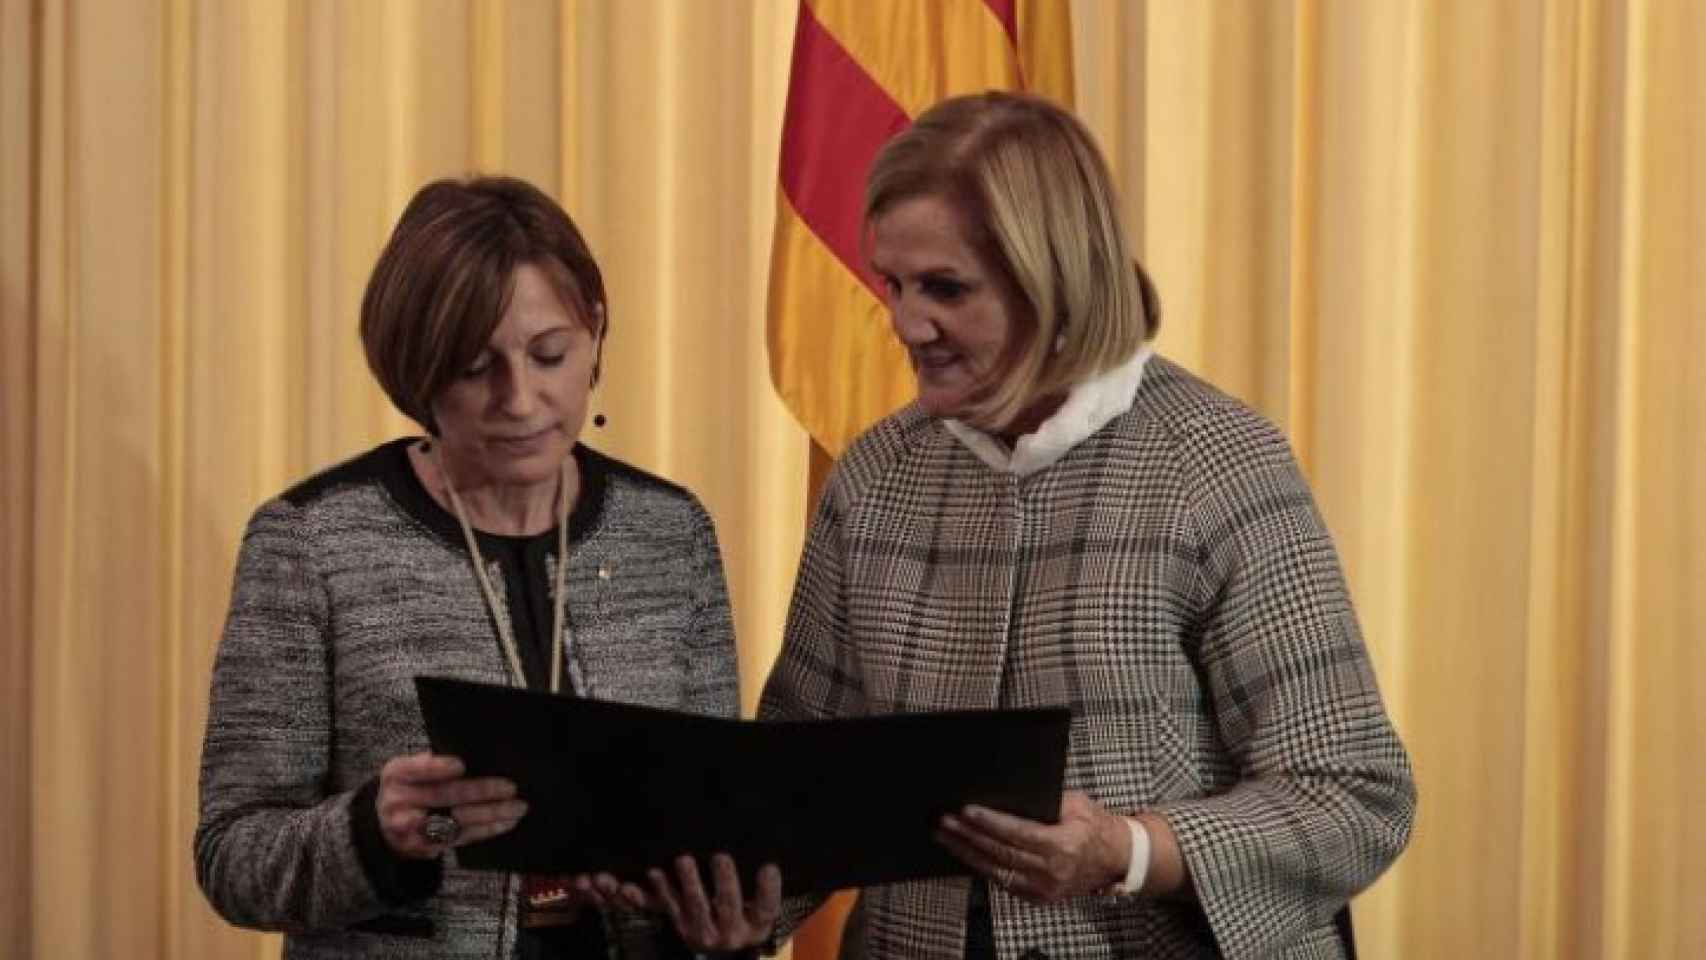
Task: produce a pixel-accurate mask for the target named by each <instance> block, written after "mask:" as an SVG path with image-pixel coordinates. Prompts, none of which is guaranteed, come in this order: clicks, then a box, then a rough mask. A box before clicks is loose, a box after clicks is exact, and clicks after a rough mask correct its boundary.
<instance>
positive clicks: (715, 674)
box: [682, 502, 740, 717]
mask: <svg viewBox="0 0 1706 960" xmlns="http://www.w3.org/2000/svg"><path fill="white" fill-rule="evenodd" d="M692 564H693V569H692V572H691V576H692V578H693V586H692V593H693V600H692V603H693V612H692V617H691V619H690V620H689V627H688V631H687V637H686V642H685V644H684V645H683V646H682V655H683V656H685V657H687V658H688V663H687V671H686V675H687V676H688V677H689V678H690V680H689V684H688V691H687V704H686V709H687V710H689V711H691V712H693V713H701V714H705V715H706V716H713V717H734V716H739V714H740V669H739V661H738V659H737V657H736V654H735V627H734V620H733V618H732V615H731V614H730V612H729V587H728V579H727V577H726V576H725V574H724V572H723V554H722V550H721V549H720V548H719V547H718V546H717V530H716V527H715V526H714V525H713V524H712V522H711V516H710V514H708V513H706V512H705V508H704V507H703V506H700V505H699V504H698V503H697V502H695V503H694V504H693V559H692Z"/></svg>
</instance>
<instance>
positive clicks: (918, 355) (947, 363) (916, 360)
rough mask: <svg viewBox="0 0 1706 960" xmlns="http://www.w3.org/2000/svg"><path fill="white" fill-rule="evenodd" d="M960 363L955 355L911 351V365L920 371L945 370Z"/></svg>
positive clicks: (957, 355) (958, 357) (939, 352)
mask: <svg viewBox="0 0 1706 960" xmlns="http://www.w3.org/2000/svg"><path fill="white" fill-rule="evenodd" d="M959 362H960V355H959V354H957V353H949V352H941V351H926V350H914V351H912V365H913V366H914V367H917V368H918V369H920V370H945V369H947V368H948V367H951V366H953V365H954V364H956V363H959Z"/></svg>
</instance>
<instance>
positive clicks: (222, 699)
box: [195, 501, 440, 931]
mask: <svg viewBox="0 0 1706 960" xmlns="http://www.w3.org/2000/svg"><path fill="white" fill-rule="evenodd" d="M329 629H330V610H329V604H328V600H327V594H326V590H325V587H324V584H323V582H322V580H321V579H320V577H319V575H318V574H317V573H316V571H315V569H314V566H313V562H312V558H311V556H310V555H309V551H308V550H307V548H306V545H305V543H304V540H303V537H302V526H301V520H300V517H299V516H298V514H297V511H296V510H295V508H293V507H291V506H290V505H289V504H288V503H285V502H283V501H273V502H272V503H269V504H267V505H266V506H264V507H262V508H261V509H260V510H259V511H257V512H256V514H255V516H254V518H253V519H252V520H251V521H250V523H249V527H248V529H247V531H246V532H245V533H244V536H243V545H242V548H241V551H240V553H239V556H238V561H237V574H236V579H235V583H234V586H233V591H232V598H231V608H230V612H229V614H228V615H227V618H226V622H225V632H224V635H223V636H222V637H221V639H220V642H219V650H218V653H217V655H216V656H215V659H214V665H213V686H212V695H211V699H210V703H209V707H208V718H207V731H206V735H205V737H204V739H203V741H202V756H201V809H200V819H199V822H198V823H197V826H196V832H195V867H196V880H197V882H198V883H199V884H200V885H201V888H202V891H203V892H204V893H205V894H206V895H207V898H208V900H209V901H211V903H212V904H213V907H214V909H215V910H217V911H218V912H219V914H220V916H222V917H224V918H225V919H226V920H228V921H230V922H231V923H234V924H237V925H239V926H244V927H254V928H258V929H264V930H284V931H308V930H324V929H335V928H340V927H344V926H348V925H350V924H352V923H356V922H359V921H361V920H364V919H368V918H370V917H372V916H374V915H377V914H379V913H381V912H383V911H384V910H385V908H386V907H387V906H388V901H387V897H386V896H383V895H382V894H381V891H379V890H377V889H375V887H374V886H373V884H372V882H370V880H369V878H368V876H367V874H366V872H365V871H364V869H363V862H362V854H361V853H360V852H358V849H357V843H356V838H355V835H354V833H353V832H352V831H354V830H355V828H356V827H357V826H359V824H357V823H353V822H352V821H353V820H359V818H360V815H361V811H354V810H352V803H353V802H354V800H355V798H356V797H358V796H361V797H365V798H366V802H367V803H371V802H372V791H371V788H369V789H367V790H362V789H361V788H360V787H357V788H355V789H351V790H348V791H344V792H340V793H328V792H327V789H326V783H327V780H328V773H329V766H330V759H331V737H332V723H331V719H332V690H331V686H332V677H331V662H330V661H331V647H330V645H329V643H328V631H329ZM439 869H440V866H439V864H438V862H437V861H432V862H430V863H429V862H423V863H420V864H412V863H411V864H409V865H407V866H405V867H403V868H402V870H401V872H400V873H399V874H397V876H398V877H399V878H400V879H402V880H403V887H404V888H413V890H412V895H424V894H425V893H430V892H431V890H432V888H434V887H436V884H437V879H438V871H439ZM415 881H421V882H415ZM388 892H391V891H388ZM410 892H411V891H408V890H405V893H410ZM396 895H399V894H396V893H394V892H393V896H396Z"/></svg>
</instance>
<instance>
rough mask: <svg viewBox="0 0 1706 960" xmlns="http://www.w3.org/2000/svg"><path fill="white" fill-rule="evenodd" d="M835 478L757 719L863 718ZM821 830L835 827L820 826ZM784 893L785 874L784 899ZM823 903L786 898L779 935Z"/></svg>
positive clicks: (815, 524)
mask: <svg viewBox="0 0 1706 960" xmlns="http://www.w3.org/2000/svg"><path fill="white" fill-rule="evenodd" d="M837 476H838V474H836V475H832V476H831V478H830V481H829V483H828V485H827V486H826V487H825V489H824V492H823V495H822V497H821V498H820V499H819V501H818V506H817V510H816V512H815V513H814V514H813V516H812V522H811V526H810V528H809V529H808V530H807V532H806V545H805V550H804V552H803V554H802V555H801V558H800V571H799V575H798V577H797V579H796V580H795V582H794V596H793V600H792V602H791V603H790V604H789V607H788V621H787V625H786V627H784V629H783V633H782V650H781V652H780V653H779V654H778V655H777V658H776V664H775V666H774V667H772V668H771V671H770V677H769V679H768V680H767V681H766V682H765V684H764V694H763V696H762V697H761V698H760V700H759V704H758V719H760V720H824V719H831V718H836V717H850V716H861V715H863V714H864V713H866V705H865V695H864V686H863V683H862V681H861V679H860V677H861V675H860V671H859V665H858V660H857V658H856V656H855V655H854V651H853V647H852V644H851V643H850V642H849V640H848V635H847V633H848V632H847V616H846V611H845V608H844V606H843V604H842V594H841V589H842V579H841V578H842V562H843V553H842V539H841V530H842V523H843V519H844V515H843V510H842V508H841V502H842V494H841V487H840V485H839V484H838V483H837ZM824 829H826V830H833V829H835V826H834V824H825V825H824ZM787 887H788V878H787V876H786V875H784V876H783V877H782V889H783V892H784V893H786V891H787ZM825 899H826V898H825V897H824V896H822V895H816V896H812V895H806V896H798V897H787V898H786V899H784V900H783V902H782V918H781V920H780V921H779V922H778V924H777V932H778V935H779V936H780V937H785V936H790V935H792V933H793V931H794V930H795V929H797V928H798V927H799V925H800V924H801V923H803V922H804V921H805V920H806V918H807V917H809V916H811V914H812V912H813V911H815V910H817V908H818V907H819V906H821V905H822V904H823V902H824V900H825Z"/></svg>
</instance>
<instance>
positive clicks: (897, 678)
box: [760, 357, 1415, 960]
mask: <svg viewBox="0 0 1706 960" xmlns="http://www.w3.org/2000/svg"><path fill="white" fill-rule="evenodd" d="M1122 409H1124V408H1122ZM1046 705H1065V706H1068V707H1070V708H1071V710H1072V712H1073V721H1072V739H1071V747H1070V751H1069V755H1068V759H1067V772H1066V786H1067V788H1068V789H1079V790H1083V791H1085V792H1086V793H1088V794H1090V796H1092V797H1093V798H1095V799H1096V800H1098V801H1099V802H1100V803H1102V804H1103V805H1104V806H1106V807H1107V808H1108V809H1110V810H1112V811H1114V812H1116V813H1133V812H1136V811H1139V810H1154V811H1158V812H1159V813H1161V814H1163V815H1164V816H1165V817H1166V818H1167V820H1168V822H1169V823H1170V824H1171V826H1172V828H1173V830H1174V831H1175V832H1176V833H1177V835H1178V839H1179V845H1180V847H1181V849H1182V852H1183V855H1184V857H1185V860H1186V862H1187V864H1188V869H1189V872H1190V875H1191V876H1192V878H1193V880H1194V883H1195V887H1196V891H1197V894H1198V896H1199V897H1200V900H1201V906H1200V907H1199V906H1195V905H1182V904H1173V903H1163V902H1159V901H1156V900H1152V899H1148V898H1140V897H1112V896H1091V897H1081V898H1077V899H1074V900H1072V901H1069V902H1066V903H1064V904H1060V905H1054V906H1038V905H1036V904H1033V903H1030V902H1028V901H1023V900H1019V899H1016V898H1014V897H1012V896H1009V895H1008V894H1006V893H1005V892H1004V891H1002V890H1001V889H999V888H997V887H994V886H993V885H992V886H991V888H990V900H991V904H990V906H991V910H992V913H993V918H994V926H995V938H996V946H997V951H998V953H999V955H1000V956H1001V957H1002V958H1003V960H1013V958H1025V960H1031V958H1041V957H1052V958H1074V960H1078V958H1082V960H1089V958H1116V957H1157V958H1170V957H1211V956H1217V955H1225V956H1233V957H1257V956H1263V957H1266V956H1279V957H1288V958H1301V957H1338V956H1340V955H1341V950H1340V945H1339V941H1338V939H1337V936H1336V934H1335V930H1334V927H1333V924H1332V917H1333V914H1334V912H1335V911H1337V910H1338V909H1339V908H1340V907H1341V906H1342V905H1343V904H1344V903H1345V902H1346V900H1347V898H1349V897H1350V896H1351V895H1353V894H1354V893H1356V892H1357V891H1359V890H1361V889H1362V888H1363V887H1365V886H1366V885H1367V884H1369V883H1370V882H1371V881H1373V880H1374V878H1375V877H1376V876H1377V875H1378V874H1379V873H1380V872H1381V871H1382V870H1383V869H1385V868H1386V867H1387V865H1389V864H1390V863H1391V862H1392V861H1393V859H1394V858H1395V857H1396V856H1397V855H1398V853H1399V851H1400V850H1401V849H1402V848H1403V846H1404V845H1405V843H1406V841H1407V839H1408V835H1409V830H1410V824H1411V820H1412V818H1413V813H1414V804H1415V788H1414V784H1413V782H1412V779H1411V773H1410V767H1409V763H1408V760H1407V758H1406V756H1405V753H1404V750H1403V748H1402V746H1401V745H1400V743H1399V741H1398V739H1397V737H1396V735H1395V733H1394V731H1393V728H1392V726H1391V724H1390V722H1389V721H1388V719H1387V716H1386V713H1385V711H1384V708H1383V706H1382V704H1381V700H1380V696H1379V693H1378V691H1377V689H1376V686H1375V679H1374V675H1373V673H1372V671H1371V669H1370V664H1369V658H1368V654H1367V651H1366V650H1365V648H1364V645H1363V641H1362V637H1361V634H1360V631H1359V629H1358V626H1357V621H1356V617H1355V614H1354V613H1353V611H1352V609H1351V605H1350V601H1349V599H1348V597H1347V595H1346V590H1345V585H1344V580H1343V577H1342V575H1341V572H1340V568H1339V562H1338V559H1337V557H1336V555H1335V553H1334V550H1333V546H1332V543H1331V541H1330V540H1329V538H1328V535H1327V531H1326V529H1325V527H1324V526H1323V523H1322V520H1321V517H1320V516H1319V514H1318V513H1317V511H1316V508H1315V505H1314V502H1313V500H1312V498H1311V496H1310V493H1309V490H1308V488H1307V486H1306V485H1305V484H1304V481H1303V478H1302V477H1301V475H1300V474H1299V472H1298V469H1297V467H1296V465H1295V463H1294V461H1293V458H1292V456H1291V453H1290V449H1289V447H1288V446H1287V444H1286V442H1285V440H1284V438H1283V437H1282V436H1281V435H1280V434H1279V433H1278V431H1276V430H1275V429H1274V428H1273V427H1272V426H1271V425H1270V424H1268V423H1267V422H1266V421H1264V420H1263V419H1261V418H1260V417H1259V416H1257V415H1256V414H1254V413H1253V412H1251V411H1250V410H1248V409H1247V408H1245V407H1244V406H1242V405H1240V404H1239V403H1237V402H1236V401H1234V400H1232V399H1231V398H1229V397H1227V396H1225V395H1223V394H1221V393H1219V392H1218V391H1216V390H1215V389H1214V388H1212V387H1210V386H1209V385H1207V384H1205V383H1203V382H1202V381H1201V380H1198V379H1197V378H1195V377H1193V376H1191V375H1190V374H1189V373H1187V372H1185V371H1184V370H1182V369H1181V368H1179V367H1178V366H1176V365H1174V364H1171V363H1169V362H1167V361H1165V360H1162V359H1160V358H1158V357H1157V358H1153V359H1151V360H1150V362H1149V364H1148V368H1147V371H1146V372H1145V373H1143V375H1142V380H1141V382H1140V383H1139V384H1138V386H1137V387H1136V393H1135V396H1134V399H1133V400H1132V402H1131V404H1130V407H1129V409H1124V412H1122V413H1118V414H1117V415H1116V416H1114V418H1113V419H1112V420H1110V421H1108V422H1107V423H1106V424H1105V425H1103V426H1101V427H1100V428H1099V429H1096V430H1095V432H1093V433H1091V434H1090V435H1089V436H1088V437H1087V438H1085V439H1082V440H1080V441H1079V442H1077V443H1076V444H1074V445H1072V446H1071V447H1070V448H1069V449H1067V450H1066V451H1065V453H1064V454H1063V455H1061V456H1060V458H1059V459H1058V460H1056V461H1054V462H1052V463H1051V464H1049V465H1048V466H1046V467H1043V468H1042V469H1039V470H1036V471H1035V472H1033V473H1030V474H1028V475H1025V476H1016V475H1015V474H1013V473H1003V472H999V471H997V470H993V469H991V468H990V467H989V466H987V465H986V464H985V463H984V462H983V461H982V460H980V459H979V458H978V457H977V456H974V455H973V453H972V452H971V451H970V450H968V448H967V446H966V445H965V444H963V443H961V442H960V441H959V440H957V439H956V438H955V437H953V436H952V435H950V433H949V431H948V430H947V429H946V428H945V426H944V424H943V423H942V422H941V421H939V420H935V419H932V418H930V417H927V416H926V415H925V414H923V413H922V412H921V411H920V410H919V409H918V408H917V407H916V406H912V407H908V408H906V409H903V410H902V411H900V412H899V413H897V414H895V415H894V416H891V417H889V418H888V419H886V420H884V421H883V422H881V423H880V424H878V425H877V426H876V427H874V428H873V429H872V430H871V431H870V432H869V433H867V434H866V435H865V436H863V437H862V438H861V439H860V440H859V441H858V442H856V443H855V444H854V445H853V447H852V448H851V449H849V450H848V452H847V453H846V454H845V455H844V456H843V458H842V459H841V460H840V461H839V462H838V463H837V465H836V469H835V471H834V473H833V474H832V476H831V478H830V480H829V483H828V485H827V487H826V490H825V492H824V495H823V497H822V500H821V502H820V504H819V506H818V510H817V513H816V515H815V517H814V518H813V521H812V525H811V530H810V533H809V535H808V537H807V544H806V549H805V554H804V558H803V560H802V564H801V570H800V575H799V580H798V584H797V586H796V588H795V594H794V599H793V605H792V609H791V611H790V614H789V619H788V626H787V632H786V636H785V638H784V643H783V649H782V653H781V656H780V659H779V660H778V662H777V665H776V667H775V669H774V671H773V672H772V674H771V677H770V680H769V682H768V684H767V686H766V688H765V691H764V697H763V701H762V704H761V707H760V716H761V717H763V718H805V717H834V716H850V715H858V714H866V713H888V712H902V711H924V710H942V709H961V708H987V707H996V706H1002V707H1029V706H1046ZM897 760H898V758H897ZM902 768H903V764H902V763H899V762H897V769H902ZM872 775H873V776H884V775H885V772H884V771H872ZM897 781H898V782H897V783H896V789H905V784H904V782H903V781H904V777H900V778H897ZM784 883H786V878H784ZM967 889H968V881H966V880H965V879H945V880H930V881H922V882H915V883H905V884H895V885H892V886H888V887H881V888H874V889H871V890H867V891H865V909H866V918H867V924H868V925H867V928H866V930H865V931H864V935H865V948H866V950H867V951H868V955H869V956H871V957H875V958H885V960H887V958H894V960H900V958H905V960H934V958H950V957H958V956H960V953H961V950H962V947H963V943H964V935H965V931H964V927H965V916H966V905H967ZM811 906H813V904H811V903H809V902H805V901H794V902H791V903H790V905H789V911H788V914H789V919H790V920H793V919H797V918H798V917H799V916H800V915H801V914H803V913H804V911H805V910H807V909H809V908H810V907H811Z"/></svg>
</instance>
